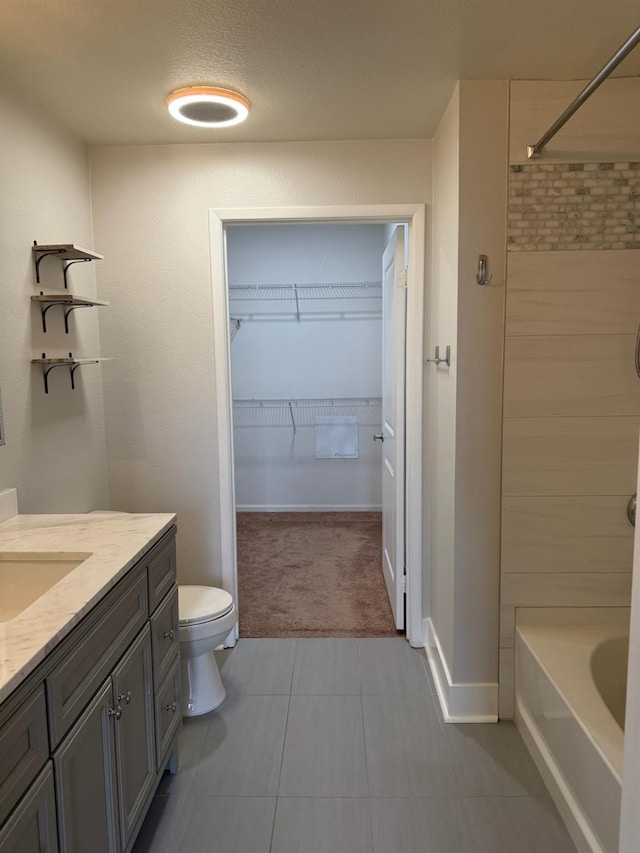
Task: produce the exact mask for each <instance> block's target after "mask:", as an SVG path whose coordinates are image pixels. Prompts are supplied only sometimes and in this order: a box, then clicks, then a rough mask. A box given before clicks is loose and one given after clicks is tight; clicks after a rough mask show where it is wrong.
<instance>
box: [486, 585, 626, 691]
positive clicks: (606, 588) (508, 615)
mask: <svg viewBox="0 0 640 853" xmlns="http://www.w3.org/2000/svg"><path fill="white" fill-rule="evenodd" d="M630 601H631V571H628V572H621V573H620V574H614V573H612V572H608V573H606V574H601V573H597V572H591V573H588V574H587V573H584V574H580V573H577V572H576V573H571V574H562V573H560V572H557V573H554V574H549V573H545V572H536V573H531V574H525V573H524V572H521V573H519V574H503V575H502V578H501V582H500V646H501V651H504V650H509V649H513V642H514V632H515V611H516V608H518V607H628V606H629V604H630ZM505 660H506V658H505ZM502 674H503V675H504V673H502Z"/></svg>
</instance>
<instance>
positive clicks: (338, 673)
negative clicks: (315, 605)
mask: <svg viewBox="0 0 640 853" xmlns="http://www.w3.org/2000/svg"><path fill="white" fill-rule="evenodd" d="M291 692H292V693H300V694H325V695H326V694H349V693H351V694H359V693H360V681H359V679H358V649H357V640H349V639H344V640H343V639H337V638H330V637H327V638H326V639H320V640H312V639H301V640H298V645H297V646H296V663H295V668H294V671H293V687H292V691H291Z"/></svg>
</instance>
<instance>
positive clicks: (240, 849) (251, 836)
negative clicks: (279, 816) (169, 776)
mask: <svg viewBox="0 0 640 853" xmlns="http://www.w3.org/2000/svg"><path fill="white" fill-rule="evenodd" d="M275 804H276V801H275V799H273V798H271V797H201V796H196V795H193V796H189V797H156V798H155V799H154V801H153V803H152V806H151V810H150V811H149V814H148V816H147V819H146V820H145V822H144V825H143V827H142V831H141V832H140V835H139V836H138V840H137V841H136V844H135V847H134V848H133V853H176V851H178V850H182V851H185V853H187V851H188V853H205V851H206V853H269V845H270V842H271V831H272V827H273V815H274V811H275Z"/></svg>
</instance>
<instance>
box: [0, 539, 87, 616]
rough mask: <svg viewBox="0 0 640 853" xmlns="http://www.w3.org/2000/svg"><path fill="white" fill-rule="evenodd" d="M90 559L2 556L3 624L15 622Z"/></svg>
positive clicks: (71, 555) (44, 554)
mask: <svg viewBox="0 0 640 853" xmlns="http://www.w3.org/2000/svg"><path fill="white" fill-rule="evenodd" d="M90 556H91V554H90V553H89V554H87V553H82V554H78V553H67V552H41V551H39V552H30V553H26V552H25V553H21V552H7V551H2V552H0V622H9V621H10V620H11V619H15V617H16V616H18V615H19V614H20V613H22V611H23V610H26V609H27V607H29V605H30V604H33V602H34V601H37V599H38V598H40V597H41V596H43V595H44V594H45V593H46V592H48V591H49V590H50V589H51V588H52V587H53V586H55V585H56V584H57V583H58V581H59V580H62V578H64V577H66V576H67V575H68V574H69V572H72V571H73V570H74V569H76V568H77V567H78V566H79V565H80V564H81V563H84V561H85V560H86V559H87V558H88V557H90Z"/></svg>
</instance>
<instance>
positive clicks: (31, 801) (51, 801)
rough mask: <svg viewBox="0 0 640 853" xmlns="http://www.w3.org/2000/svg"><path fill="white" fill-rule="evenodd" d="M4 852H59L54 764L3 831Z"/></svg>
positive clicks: (1, 851) (0, 840)
mask: <svg viewBox="0 0 640 853" xmlns="http://www.w3.org/2000/svg"><path fill="white" fill-rule="evenodd" d="M0 853H58V829H57V823H56V799H55V794H54V790H53V771H52V770H51V762H50V761H49V762H47V766H46V767H45V768H44V770H43V771H42V773H41V774H40V776H39V777H38V778H37V779H36V781H35V782H34V783H33V785H32V786H31V788H30V789H29V790H28V792H27V794H26V796H25V797H24V798H23V800H22V802H21V803H20V805H19V806H18V808H17V809H16V810H15V812H14V813H13V814H12V815H11V817H10V818H9V820H8V821H7V823H6V824H5V826H3V827H2V829H0Z"/></svg>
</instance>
